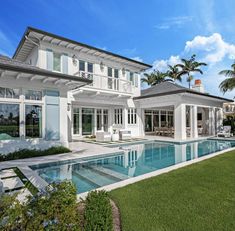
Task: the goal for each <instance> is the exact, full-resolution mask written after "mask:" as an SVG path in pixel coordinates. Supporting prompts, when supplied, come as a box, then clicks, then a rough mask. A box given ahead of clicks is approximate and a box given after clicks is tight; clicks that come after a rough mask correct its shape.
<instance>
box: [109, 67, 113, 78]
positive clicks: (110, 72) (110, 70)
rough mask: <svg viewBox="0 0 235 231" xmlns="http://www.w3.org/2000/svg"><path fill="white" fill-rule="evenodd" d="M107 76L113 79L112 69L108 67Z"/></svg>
mask: <svg viewBox="0 0 235 231" xmlns="http://www.w3.org/2000/svg"><path fill="white" fill-rule="evenodd" d="M108 76H109V77H113V69H112V68H111V67H108Z"/></svg>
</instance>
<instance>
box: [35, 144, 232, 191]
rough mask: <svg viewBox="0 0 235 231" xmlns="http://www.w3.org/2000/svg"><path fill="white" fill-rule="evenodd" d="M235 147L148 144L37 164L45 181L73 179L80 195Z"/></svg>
mask: <svg viewBox="0 0 235 231" xmlns="http://www.w3.org/2000/svg"><path fill="white" fill-rule="evenodd" d="M231 147H235V141H221V140H203V141H198V142H191V143H186V144H173V143H164V142H157V141H152V142H146V143H138V144H133V145H130V144H129V145H126V146H121V147H120V153H114V154H113V155H103V156H100V157H93V158H81V159H76V160H73V161H62V162H54V163H48V164H39V165H33V166H31V168H32V169H33V170H35V171H36V172H37V173H38V174H39V175H40V176H41V177H42V178H43V179H44V180H45V181H47V182H48V183H52V182H55V181H62V180H71V181H72V182H73V183H74V184H75V185H76V188H77V192H78V193H83V192H87V191H90V190H92V189H96V188H99V187H102V186H105V185H110V184H113V183H116V182H120V181H123V180H126V179H128V178H132V177H136V176H140V175H143V174H146V173H150V172H153V171H156V170H159V169H163V168H166V167H169V166H172V165H177V164H179V163H182V162H185V161H189V160H192V159H196V158H199V157H202V156H205V155H208V154H211V153H215V152H218V151H221V150H225V149H228V148H231Z"/></svg>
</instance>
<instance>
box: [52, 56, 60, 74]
mask: <svg viewBox="0 0 235 231" xmlns="http://www.w3.org/2000/svg"><path fill="white" fill-rule="evenodd" d="M53 70H54V71H58V72H61V54H59V53H55V52H54V53H53Z"/></svg>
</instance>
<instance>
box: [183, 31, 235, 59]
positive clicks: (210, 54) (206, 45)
mask: <svg viewBox="0 0 235 231" xmlns="http://www.w3.org/2000/svg"><path fill="white" fill-rule="evenodd" d="M185 52H187V53H189V52H191V53H198V52H201V53H202V55H203V61H204V62H207V63H209V64H214V63H217V62H220V61H222V60H223V59H224V58H225V57H228V58H229V59H234V57H235V45H233V44H229V43H227V42H225V41H224V40H223V38H222V36H221V34H219V33H214V34H212V35H211V36H208V37H205V36H196V37H195V38H194V39H193V40H191V41H187V42H186V46H185Z"/></svg>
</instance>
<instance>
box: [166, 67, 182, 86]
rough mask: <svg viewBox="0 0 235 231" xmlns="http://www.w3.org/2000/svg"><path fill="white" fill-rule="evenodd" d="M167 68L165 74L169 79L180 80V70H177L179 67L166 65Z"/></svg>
mask: <svg viewBox="0 0 235 231" xmlns="http://www.w3.org/2000/svg"><path fill="white" fill-rule="evenodd" d="M168 68H169V70H168V71H167V72H166V74H167V76H168V77H170V78H171V79H173V81H176V80H178V81H180V82H181V81H182V78H181V71H180V70H179V68H178V67H177V66H176V65H174V66H172V65H168Z"/></svg>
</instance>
